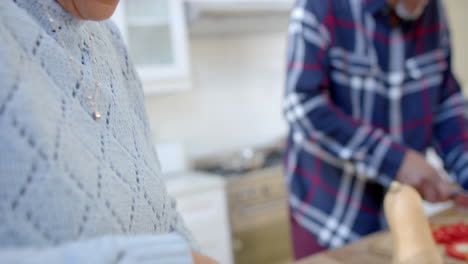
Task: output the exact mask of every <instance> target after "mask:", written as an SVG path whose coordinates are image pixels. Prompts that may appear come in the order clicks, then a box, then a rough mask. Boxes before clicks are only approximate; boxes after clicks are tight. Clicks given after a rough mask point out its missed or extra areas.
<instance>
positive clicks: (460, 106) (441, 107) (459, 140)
mask: <svg viewBox="0 0 468 264" xmlns="http://www.w3.org/2000/svg"><path fill="white" fill-rule="evenodd" d="M440 7H441V8H439V12H440V18H441V22H440V24H441V25H442V27H441V28H442V29H443V30H442V32H441V35H442V36H443V38H444V39H445V42H444V44H445V45H444V46H445V49H447V50H448V51H447V54H448V56H447V58H446V63H447V65H448V67H447V68H446V70H445V72H444V73H443V76H444V78H443V82H442V85H441V87H440V91H439V102H438V103H439V104H438V107H437V109H436V111H435V117H434V120H433V144H434V147H435V149H436V151H437V153H438V154H439V156H440V157H441V158H442V160H443V162H444V167H445V169H446V170H447V172H449V174H450V176H451V177H452V179H453V180H454V181H456V182H458V183H459V184H460V185H462V186H463V187H464V189H466V190H468V122H467V121H468V119H467V111H466V109H467V108H466V106H467V105H466V100H465V98H464V96H463V93H462V91H461V87H460V84H459V83H458V81H457V79H456V78H455V76H454V73H453V70H452V56H451V52H450V51H451V43H450V32H449V27H448V23H447V18H446V15H445V9H444V8H443V5H440Z"/></svg>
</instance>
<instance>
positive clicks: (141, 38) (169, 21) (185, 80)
mask: <svg viewBox="0 0 468 264" xmlns="http://www.w3.org/2000/svg"><path fill="white" fill-rule="evenodd" d="M113 18H114V20H115V22H116V23H117V25H118V26H119V28H120V30H121V31H122V35H123V37H124V39H125V41H126V43H127V46H128V49H129V53H130V55H131V57H132V59H133V61H134V63H135V65H136V67H137V69H138V73H139V75H140V77H141V78H142V81H143V85H144V87H145V92H146V93H157V92H164V91H171V90H178V89H184V88H187V86H188V84H189V79H190V78H189V66H188V65H189V61H188V52H187V36H186V34H187V33H186V23H185V16H184V12H183V3H182V1H181V0H122V1H121V3H120V4H119V7H118V9H117V10H116V13H115V15H114V16H113Z"/></svg>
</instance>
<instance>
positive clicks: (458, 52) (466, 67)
mask: <svg viewBox="0 0 468 264" xmlns="http://www.w3.org/2000/svg"><path fill="white" fill-rule="evenodd" d="M445 3H446V6H447V12H448V16H449V20H450V24H451V26H452V40H453V46H454V47H453V60H454V61H453V65H454V67H455V73H456V75H457V77H458V80H459V81H460V82H461V83H462V86H464V90H465V94H468V52H467V50H466V49H467V48H468V1H467V0H445Z"/></svg>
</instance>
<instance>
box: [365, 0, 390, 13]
mask: <svg viewBox="0 0 468 264" xmlns="http://www.w3.org/2000/svg"><path fill="white" fill-rule="evenodd" d="M386 7H388V5H387V0H364V8H365V9H366V10H367V11H368V12H370V13H372V14H375V13H377V12H378V11H381V10H384V9H385V8H386Z"/></svg>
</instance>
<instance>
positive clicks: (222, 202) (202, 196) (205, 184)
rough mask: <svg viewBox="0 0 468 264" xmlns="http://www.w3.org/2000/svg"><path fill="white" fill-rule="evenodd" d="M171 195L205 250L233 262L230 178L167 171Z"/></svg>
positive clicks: (223, 261) (225, 262)
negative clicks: (229, 212) (229, 209)
mask: <svg viewBox="0 0 468 264" xmlns="http://www.w3.org/2000/svg"><path fill="white" fill-rule="evenodd" d="M165 179H166V186H167V190H168V192H169V195H170V196H171V197H172V198H174V199H175V200H176V202H177V210H178V212H179V213H180V214H181V215H182V217H183V219H184V221H185V223H186V225H187V227H188V228H189V229H190V231H191V232H192V234H193V236H194V237H195V239H196V240H197V242H198V243H199V245H200V247H201V250H202V253H204V254H206V255H208V256H210V257H212V258H214V259H216V260H217V261H219V263H223V264H232V263H233V252H232V242H231V241H232V237H231V227H230V224H229V214H228V209H227V208H228V206H227V204H228V203H227V195H226V188H225V186H226V181H225V179H223V178H222V177H220V176H213V175H208V174H204V173H197V172H180V173H176V174H169V175H165Z"/></svg>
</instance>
